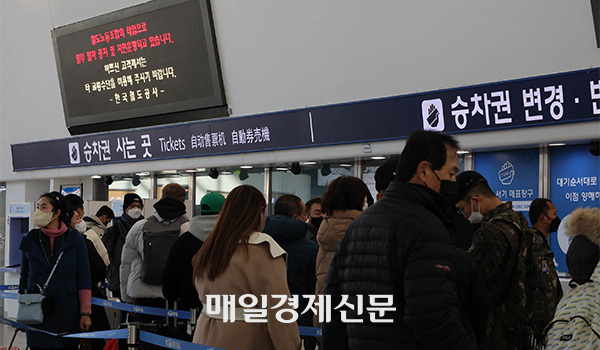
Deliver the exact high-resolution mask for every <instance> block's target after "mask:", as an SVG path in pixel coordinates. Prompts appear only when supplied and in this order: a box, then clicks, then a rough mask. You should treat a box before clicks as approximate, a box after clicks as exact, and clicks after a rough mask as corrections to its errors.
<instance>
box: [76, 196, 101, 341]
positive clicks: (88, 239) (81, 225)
mask: <svg viewBox="0 0 600 350" xmlns="http://www.w3.org/2000/svg"><path fill="white" fill-rule="evenodd" d="M65 201H66V203H67V210H66V214H67V216H66V219H65V223H66V224H67V226H69V227H71V228H73V229H75V230H77V231H79V233H81V235H82V236H83V238H84V240H85V246H86V248H87V253H88V254H87V255H88V262H89V268H90V274H91V278H92V297H94V298H101V299H106V290H105V289H104V288H102V287H101V283H102V282H104V280H105V279H106V268H107V267H108V265H109V264H110V259H109V257H108V252H107V251H106V248H105V247H104V244H103V243H102V241H101V240H100V237H99V236H98V234H96V231H94V230H92V229H90V228H88V227H87V224H86V222H85V221H83V219H82V217H83V215H84V210H83V199H82V198H81V197H79V196H77V195H75V194H69V195H66V196H65ZM91 320H92V326H91V328H90V329H89V331H90V332H96V331H104V330H109V329H110V324H109V323H108V318H107V316H106V312H105V311H104V308H103V307H102V306H98V305H92V316H91ZM91 345H92V350H102V349H103V348H104V345H105V342H104V340H103V339H93V340H92V341H91Z"/></svg>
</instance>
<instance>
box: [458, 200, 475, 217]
mask: <svg viewBox="0 0 600 350" xmlns="http://www.w3.org/2000/svg"><path fill="white" fill-rule="evenodd" d="M470 200H471V197H468V198H467V199H465V204H463V205H462V206H461V207H460V208H456V212H457V213H459V214H460V215H462V216H465V205H467V204H468V203H469V201H470Z"/></svg>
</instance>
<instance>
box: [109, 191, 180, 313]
mask: <svg viewBox="0 0 600 350" xmlns="http://www.w3.org/2000/svg"><path fill="white" fill-rule="evenodd" d="M185 197H186V191H185V188H183V186H181V185H180V184H177V183H169V184H166V185H165V186H163V188H162V195H161V199H160V200H159V201H158V202H156V203H155V204H154V211H153V212H152V216H150V217H149V218H148V219H143V220H140V221H138V222H136V223H135V224H134V225H133V226H132V227H131V230H130V231H129V234H128V235H127V239H126V240H125V245H123V252H122V253H121V276H120V279H121V298H122V299H123V300H124V301H125V302H128V303H133V304H136V305H144V306H152V307H160V308H164V307H165V299H164V296H163V293H162V277H163V272H164V265H163V264H164V263H165V262H166V261H167V258H168V255H169V252H170V249H171V247H172V245H173V243H174V242H175V241H176V240H177V238H178V237H179V235H180V234H181V233H183V232H186V231H188V229H189V219H188V217H187V216H186V215H185V213H186V207H185ZM150 234H152V235H153V237H156V238H157V241H154V242H150V241H148V240H149V238H150ZM159 235H162V237H159ZM163 238H164V239H163ZM157 244H158V245H159V247H157V248H158V249H152V248H153V247H154V246H155V245H157ZM147 248H150V249H147ZM150 250H151V252H152V254H153V255H152V256H148V254H149V253H150ZM155 274H157V275H155ZM143 316H144V315H140V317H139V320H144V319H147V320H151V319H155V318H156V317H154V316H148V317H147V318H146V317H143Z"/></svg>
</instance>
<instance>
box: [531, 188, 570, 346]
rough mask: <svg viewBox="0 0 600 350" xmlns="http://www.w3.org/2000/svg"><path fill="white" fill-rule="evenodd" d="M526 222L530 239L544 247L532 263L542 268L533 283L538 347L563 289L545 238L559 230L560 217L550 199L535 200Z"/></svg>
mask: <svg viewBox="0 0 600 350" xmlns="http://www.w3.org/2000/svg"><path fill="white" fill-rule="evenodd" d="M529 220H530V222H531V228H530V229H529V230H531V233H532V236H533V239H537V240H539V241H541V242H543V243H541V244H540V246H542V247H543V251H541V252H540V253H539V254H538V255H539V257H536V259H537V260H536V261H534V263H535V264H537V266H538V268H539V269H541V271H542V272H543V274H542V275H541V276H543V278H541V279H540V280H539V281H534V283H536V284H537V285H538V288H539V290H540V293H539V296H538V297H537V298H536V300H533V302H534V303H535V304H534V305H533V307H532V310H533V315H532V318H533V320H532V321H533V331H534V336H535V339H536V340H537V342H539V343H540V344H541V343H542V341H543V340H544V339H543V338H544V337H543V333H544V328H546V325H547V324H548V323H550V322H551V321H552V318H553V317H554V312H555V311H556V306H557V305H558V302H559V301H560V299H561V298H562V296H563V290H562V287H561V285H560V281H559V280H558V272H557V271H556V265H554V253H553V252H552V250H551V249H550V244H549V243H548V236H550V233H551V232H556V231H558V226H559V225H560V218H559V217H558V214H557V212H556V206H555V205H554V203H552V202H551V201H550V200H549V199H546V198H536V199H534V200H533V201H532V202H531V204H530V205H529Z"/></svg>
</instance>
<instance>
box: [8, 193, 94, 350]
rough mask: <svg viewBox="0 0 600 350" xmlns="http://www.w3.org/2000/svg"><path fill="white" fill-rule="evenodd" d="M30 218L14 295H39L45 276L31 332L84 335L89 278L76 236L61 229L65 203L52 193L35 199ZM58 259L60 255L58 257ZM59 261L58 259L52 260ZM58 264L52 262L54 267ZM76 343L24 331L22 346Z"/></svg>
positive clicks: (88, 320)
mask: <svg viewBox="0 0 600 350" xmlns="http://www.w3.org/2000/svg"><path fill="white" fill-rule="evenodd" d="M36 207H37V209H36V210H35V212H34V213H33V222H34V224H35V225H36V226H37V227H40V228H39V229H37V228H36V229H33V230H31V231H29V232H28V233H27V235H25V236H24V237H23V239H22V240H21V244H20V246H19V249H20V250H21V254H22V258H21V276H20V279H19V294H24V293H40V290H39V287H38V286H43V285H44V283H45V282H46V280H47V279H48V276H49V274H50V271H51V270H52V268H53V266H54V265H55V264H56V271H55V272H54V274H53V275H52V279H51V280H50V282H49V283H48V288H47V290H46V299H47V301H48V303H49V305H48V307H46V308H45V310H44V322H43V323H42V324H40V325H36V326H35V328H38V329H41V330H45V331H48V332H52V333H64V332H70V333H78V332H81V331H84V332H86V331H88V330H89V329H90V326H91V325H92V321H91V318H90V316H91V312H92V308H91V306H92V301H91V294H92V292H91V289H90V288H91V276H90V265H89V263H88V256H87V249H86V247H85V242H84V240H83V237H82V235H81V234H80V233H79V232H77V231H76V230H74V229H72V228H70V227H68V226H67V225H66V224H65V217H66V203H65V199H64V197H63V196H62V195H60V194H59V193H58V192H51V193H45V194H43V195H41V196H40V199H39V200H38V202H37V205H36ZM61 254H62V255H61ZM59 256H60V257H61V258H60V260H58V257H59ZM57 260H58V262H57ZM78 344H79V339H76V338H75V339H73V338H71V339H69V338H61V337H55V336H52V335H49V334H45V333H42V332H32V331H29V330H28V331H27V346H28V347H30V348H31V349H32V350H35V349H50V348H54V349H61V348H62V349H72V350H76V349H77V346H78Z"/></svg>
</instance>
